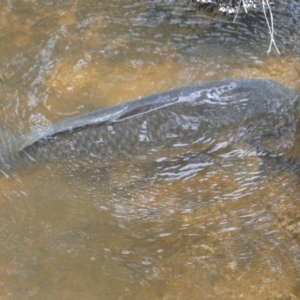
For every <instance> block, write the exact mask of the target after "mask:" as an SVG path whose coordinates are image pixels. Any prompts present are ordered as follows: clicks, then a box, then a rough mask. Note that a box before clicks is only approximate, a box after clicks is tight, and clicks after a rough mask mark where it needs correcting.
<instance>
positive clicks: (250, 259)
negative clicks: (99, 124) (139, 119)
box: [0, 0, 300, 299]
mask: <svg viewBox="0 0 300 300" xmlns="http://www.w3.org/2000/svg"><path fill="white" fill-rule="evenodd" d="M276 11H277V12H278V13H277V14H275V15H274V17H275V24H277V33H278V34H277V36H276V39H277V45H278V47H279V48H280V50H281V52H282V53H283V55H282V56H281V57H280V58H277V56H276V55H275V54H272V55H273V56H272V55H271V56H270V57H267V56H266V51H267V48H268V32H267V28H266V26H265V23H264V18H263V15H262V14H260V15H259V17H254V16H255V15H254V14H253V13H252V14H249V15H248V16H242V15H240V16H239V17H238V20H237V22H236V23H234V24H233V23H232V22H231V21H230V19H229V20H228V19H222V18H216V17H215V18H211V16H207V15H205V14H203V13H202V12H200V11H196V10H195V9H194V8H193V6H191V5H190V6H187V5H186V1H174V2H172V1H154V2H152V1H143V2H137V1H133V0H126V1H123V2H122V5H121V4H120V2H119V1H101V2H99V1H82V2H80V1H78V2H76V4H74V3H73V1H69V2H68V1H56V2H55V3H54V2H51V1H50V2H47V3H43V2H41V1H21V0H19V1H14V0H9V1H6V2H5V4H3V9H1V12H0V14H1V18H0V28H1V35H0V39H1V49H0V53H1V55H0V94H1V102H0V105H1V111H0V114H1V121H0V126H1V127H0V128H1V130H0V137H1V140H3V141H5V140H8V139H10V138H11V136H12V135H13V136H17V135H19V134H20V133H24V132H26V131H29V130H30V128H31V127H32V126H33V127H40V126H41V125H43V124H48V123H49V122H50V121H51V122H56V121H58V120H62V119H63V118H66V117H70V116H75V115H79V114H81V113H83V112H87V111H91V110H93V109H96V108H99V107H103V106H110V105H114V104H117V103H120V102H123V101H127V100H129V99H133V98H136V97H140V96H144V95H148V94H151V93H154V92H159V91H162V90H167V89H170V88H174V87H178V86H183V85H185V84H187V83H192V82H199V81H209V80H213V79H219V78H228V77H246V78H251V77H262V76H263V77H265V78H268V79H274V80H276V81H278V82H282V83H284V84H286V85H287V86H289V87H294V88H295V87H299V63H298V58H297V56H298V55H299V49H300V47H299V24H298V23H299V22H297V20H298V14H299V3H296V2H295V3H291V9H289V8H288V7H287V8H286V9H285V10H283V9H281V10H276ZM238 33H240V34H238ZM282 74H284V76H282ZM296 137H297V136H296ZM265 142H266V144H267V146H269V147H272V148H274V147H275V146H276V145H277V146H278V145H279V146H280V145H282V143H284V142H285V140H284V139H281V140H280V141H279V143H278V140H276V141H275V144H274V139H273V140H272V139H271V140H270V141H269V140H266V141H265ZM276 143H277V144H276ZM278 149H279V151H280V147H279V148H278ZM298 149H299V147H298V146H297V145H295V147H294V148H293V153H291V156H290V157H292V158H293V159H294V160H297V152H298ZM227 150H228V152H226V151H225V152H224V153H221V154H220V153H219V154H218V155H215V156H213V155H211V156H210V155H205V154H194V155H192V156H190V157H188V158H187V157H184V156H182V157H167V159H165V160H163V161H156V162H149V163H147V164H146V165H140V164H138V163H137V164H134V163H132V164H129V165H127V166H126V167H124V166H119V167H117V166H114V167H107V168H103V169H82V170H78V169H77V170H75V169H73V168H72V166H67V168H63V167H60V166H49V167H48V168H40V169H39V168H35V169H32V170H30V171H28V170H27V171H25V170H23V171H22V170H21V171H20V172H18V173H15V174H13V175H12V177H11V178H1V179H0V203H1V204H0V205H1V210H0V216H1V220H2V221H1V226H0V242H1V246H2V247H1V249H0V253H1V254H0V261H1V267H0V297H2V298H3V299H42V298H45V299H82V298H83V299H100V298H101V299H235V298H240V299H298V298H299V297H300V292H299V290H300V287H299V267H300V261H299V259H300V256H299V253H300V251H299V243H300V240H299V233H300V207H299V203H298V201H299V194H300V188H299V178H298V174H297V172H299V169H298V166H297V162H295V163H293V164H292V165H290V162H289V165H286V162H282V161H280V160H276V159H272V157H269V158H267V157H258V156H257V154H256V152H255V151H253V149H251V148H250V146H249V145H245V144H236V145H234V146H233V148H232V149H227ZM246 150H247V151H246ZM229 151H230V154H231V155H226V154H229ZM297 297H298V298H297Z"/></svg>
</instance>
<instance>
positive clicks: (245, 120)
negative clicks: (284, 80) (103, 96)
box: [0, 80, 300, 174]
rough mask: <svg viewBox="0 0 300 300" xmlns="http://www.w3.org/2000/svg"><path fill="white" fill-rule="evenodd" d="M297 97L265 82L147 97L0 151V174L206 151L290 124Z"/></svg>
mask: <svg viewBox="0 0 300 300" xmlns="http://www.w3.org/2000/svg"><path fill="white" fill-rule="evenodd" d="M299 108H300V105H299V97H298V95H297V94H296V93H294V92H293V91H291V90H288V89H286V88H285V87H283V86H281V85H279V84H277V83H274V82H272V81H266V80H222V81H216V82H209V83H203V84H200V85H195V86H188V87H183V88H180V89H177V90H173V91H169V92H164V93H159V94H154V95H152V96H149V97H145V98H143V99H139V100H136V101H132V102H127V103H124V104H121V105H118V106H115V107H112V108H106V109H102V110H99V111H95V112H91V113H88V114H85V115H83V116H79V117H76V118H73V119H69V120H65V121H62V122H59V123H56V124H53V125H52V126H50V127H47V128H45V129H44V130H42V131H34V132H30V133H28V134H25V135H23V136H21V137H18V138H16V139H14V140H12V141H9V142H7V143H4V144H2V145H1V146H0V171H1V172H2V173H4V174H6V173H7V172H9V171H10V170H14V169H18V168H21V167H28V166H33V165H35V164H37V163H53V162H59V163H71V164H76V163H78V162H80V164H83V165H84V164H90V163H92V164H94V163H97V165H99V166H105V165H109V164H111V163H119V162H122V161H128V160H129V161H134V160H142V161H143V160H148V159H153V158H155V155H156V154H159V155H162V154H163V153H164V151H165V150H166V149H175V150H179V151H181V150H182V151H188V149H189V147H191V146H197V147H199V149H208V148H209V147H213V146H214V145H215V144H216V143H218V142H222V141H223V142H224V141H226V142H228V141H236V140H247V139H253V138H256V137H259V136H262V135H264V134H266V133H268V132H271V131H272V130H274V129H276V128H279V127H282V126H285V125H287V124H290V123H293V122H295V115H296V112H297V111H299Z"/></svg>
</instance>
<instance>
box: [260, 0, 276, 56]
mask: <svg viewBox="0 0 300 300" xmlns="http://www.w3.org/2000/svg"><path fill="white" fill-rule="evenodd" d="M265 1H266V3H265ZM262 4H263V11H264V15H265V19H266V22H267V25H268V28H269V33H270V36H271V41H270V46H269V49H268V52H267V54H269V53H270V52H271V49H272V45H274V47H275V49H276V51H277V53H278V54H280V52H279V50H278V48H277V45H276V42H275V39H274V34H275V33H276V32H275V31H274V22H273V14H272V10H271V7H270V3H269V0H262ZM266 4H267V7H268V10H269V13H270V21H269V20H268V17H267V13H266V8H265V5H266Z"/></svg>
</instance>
